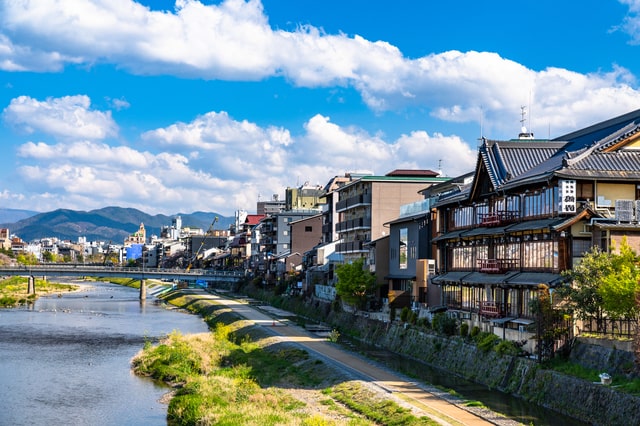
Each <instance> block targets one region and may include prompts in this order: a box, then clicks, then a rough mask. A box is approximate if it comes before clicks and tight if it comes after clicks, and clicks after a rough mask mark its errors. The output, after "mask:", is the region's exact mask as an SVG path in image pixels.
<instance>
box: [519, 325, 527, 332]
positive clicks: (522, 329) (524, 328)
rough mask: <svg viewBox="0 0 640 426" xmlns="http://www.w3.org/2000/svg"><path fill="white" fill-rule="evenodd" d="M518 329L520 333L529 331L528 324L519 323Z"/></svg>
mask: <svg viewBox="0 0 640 426" xmlns="http://www.w3.org/2000/svg"><path fill="white" fill-rule="evenodd" d="M518 331H519V332H520V333H524V332H526V331H527V326H526V325H519V326H518Z"/></svg>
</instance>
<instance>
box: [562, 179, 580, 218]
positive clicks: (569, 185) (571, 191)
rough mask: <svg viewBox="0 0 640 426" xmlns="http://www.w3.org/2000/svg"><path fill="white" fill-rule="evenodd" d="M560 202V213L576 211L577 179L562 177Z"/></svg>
mask: <svg viewBox="0 0 640 426" xmlns="http://www.w3.org/2000/svg"><path fill="white" fill-rule="evenodd" d="M559 185H560V194H559V198H560V200H559V201H560V202H559V206H558V213H575V211H576V181H575V180H571V179H561V180H560V181H559Z"/></svg>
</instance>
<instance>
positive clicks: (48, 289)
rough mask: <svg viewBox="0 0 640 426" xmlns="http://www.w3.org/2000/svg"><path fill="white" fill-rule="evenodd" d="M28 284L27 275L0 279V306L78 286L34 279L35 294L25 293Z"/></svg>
mask: <svg viewBox="0 0 640 426" xmlns="http://www.w3.org/2000/svg"><path fill="white" fill-rule="evenodd" d="M28 286H29V284H28V278H27V277H18V276H16V277H10V278H7V279H4V280H0V307H3V308H12V307H15V306H17V305H23V304H27V303H33V301H35V300H36V299H37V298H38V296H39V295H42V294H52V293H59V294H61V293H63V292H69V291H74V290H77V289H78V286H76V285H72V284H57V283H50V282H49V281H46V280H42V279H36V282H35V289H36V294H27V291H28Z"/></svg>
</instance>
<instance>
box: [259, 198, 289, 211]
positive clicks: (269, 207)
mask: <svg viewBox="0 0 640 426" xmlns="http://www.w3.org/2000/svg"><path fill="white" fill-rule="evenodd" d="M282 210H285V202H284V201H282V200H280V197H279V196H278V194H273V196H272V198H271V200H269V201H258V203H257V208H256V214H259V215H267V214H275V213H279V212H281V211H282Z"/></svg>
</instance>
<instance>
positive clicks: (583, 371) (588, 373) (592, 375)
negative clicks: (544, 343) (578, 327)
mask: <svg viewBox="0 0 640 426" xmlns="http://www.w3.org/2000/svg"><path fill="white" fill-rule="evenodd" d="M545 367H546V368H549V369H551V370H554V371H558V372H560V373H563V374H566V375H568V376H573V377H577V378H580V379H583V380H588V381H590V382H600V374H601V373H602V371H599V370H595V369H593V368H586V367H583V366H582V365H580V364H576V363H574V362H570V361H567V360H564V359H561V358H555V359H553V360H551V361H549V362H548V363H546V364H545ZM612 379H613V380H612V386H615V387H616V390H620V391H623V392H627V393H630V394H632V395H636V396H640V379H639V378H635V379H629V378H627V377H626V376H623V375H614V376H613V377H612Z"/></svg>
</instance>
